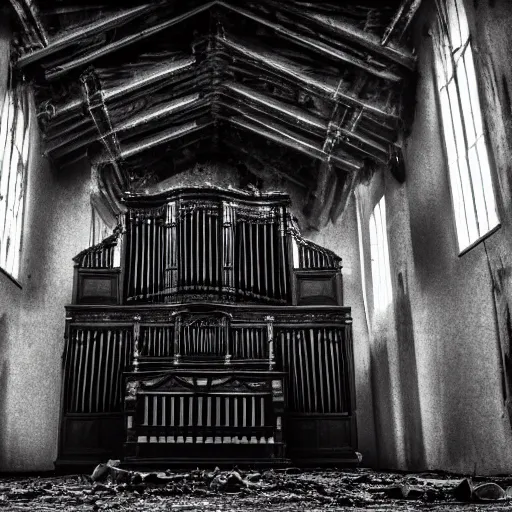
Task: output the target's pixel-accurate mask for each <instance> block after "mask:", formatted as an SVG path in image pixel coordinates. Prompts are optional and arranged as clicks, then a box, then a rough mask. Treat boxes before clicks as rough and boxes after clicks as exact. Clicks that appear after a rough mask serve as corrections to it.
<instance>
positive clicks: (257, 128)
mask: <svg viewBox="0 0 512 512" xmlns="http://www.w3.org/2000/svg"><path fill="white" fill-rule="evenodd" d="M240 113H241V114H242V117H235V116H223V115H219V117H221V118H223V119H226V120H227V121H229V122H231V123H233V124H234V125H236V126H240V127H241V128H245V129H246V130H249V131H251V132H253V133H256V134H258V135H261V136H263V137H266V138H267V139H270V140H273V141H274V142H278V143H280V144H283V145H285V146H288V147H290V148H293V149H296V150H297V151H300V152H302V153H305V154H307V155H309V156H312V157H313V158H316V159H318V160H321V161H327V160H328V159H329V158H330V159H331V160H332V161H333V162H335V163H336V164H337V165H339V166H340V167H342V168H344V169H345V170H346V171H348V172H355V171H358V170H359V169H360V168H361V167H362V166H363V162H362V161H358V160H357V159H355V158H354V157H351V156H349V155H346V156H345V155H341V154H339V153H338V154H333V155H328V154H327V153H325V152H324V151H323V150H322V148H321V147H319V146H318V145H317V144H315V143H314V142H312V141H309V140H307V139H305V138H304V137H301V136H298V135H297V134H294V133H293V132H291V131H289V130H287V129H286V128H283V127H281V126H277V125H276V124H275V123H272V122H271V121H267V120H262V119H258V118H257V117H254V116H250V115H247V114H244V113H243V112H240Z"/></svg>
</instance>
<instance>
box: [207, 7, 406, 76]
mask: <svg viewBox="0 0 512 512" xmlns="http://www.w3.org/2000/svg"><path fill="white" fill-rule="evenodd" d="M217 4H218V5H220V6H223V7H225V8H226V9H229V10H232V11H233V12H236V13H238V14H240V15H242V16H244V17H246V18H249V19H251V20H253V21H255V22H257V23H260V24H261V25H264V26H266V27H267V28H270V29H272V30H274V31H275V32H276V33H277V34H279V35H281V36H284V37H286V38H288V39H291V40H292V41H294V42H295V43H298V44H299V45H301V46H303V47H305V48H307V49H309V50H313V51H316V52H318V53H321V54H323V55H328V56H329V57H331V58H334V59H336V60H338V61H340V62H343V63H344V64H349V65H352V66H356V67H358V68H361V69H363V70H365V71H367V72H368V73H370V74H372V75H374V76H377V77H379V78H382V79H384V80H389V81H391V82H399V81H400V80H402V78H403V77H402V76H400V75H397V74H396V73H394V72H392V71H389V70H386V69H378V68H377V67H375V66H373V65H372V64H371V63H368V62H365V61H363V60H361V59H359V58H357V57H354V56H353V55H350V54H348V53H347V52H344V51H341V50H338V49H337V48H333V47H330V46H329V45H327V44H325V43H323V42H322V41H320V40H315V39H313V38H311V37H308V36H305V35H302V34H299V33H297V32H295V31H293V30H290V29H288V28H286V27H284V26H282V25H279V24H277V23H274V22H272V21H270V20H267V19H265V18H263V17H261V16H258V15H256V14H254V13H252V12H251V11H248V10H247V9H243V8H241V7H238V6H234V5H231V4H229V3H227V2H224V1H222V0H220V1H218V2H217Z"/></svg>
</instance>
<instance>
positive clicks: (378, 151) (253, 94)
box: [223, 82, 388, 163]
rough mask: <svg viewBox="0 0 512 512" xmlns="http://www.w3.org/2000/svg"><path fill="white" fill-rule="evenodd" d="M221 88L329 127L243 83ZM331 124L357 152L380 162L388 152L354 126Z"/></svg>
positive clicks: (293, 117)
mask: <svg viewBox="0 0 512 512" xmlns="http://www.w3.org/2000/svg"><path fill="white" fill-rule="evenodd" d="M223 88H224V89H226V90H228V91H231V92H234V93H236V94H238V95H239V97H240V98H243V99H245V100H249V101H254V102H256V103H257V104H259V105H261V106H263V107H265V108H267V109H269V110H270V111H274V112H275V113H276V114H283V115H284V116H286V117H287V118H289V119H290V120H293V121H294V122H296V123H303V124H305V125H307V126H310V127H314V128H315V129H317V130H322V131H327V129H328V127H329V122H326V121H325V120H324V119H322V118H320V117H318V116H315V115H312V114H310V113H309V112H306V111H304V110H302V109H300V108H297V107H295V106H293V105H287V104H286V103H284V102H281V101H279V100H276V99H274V98H271V97H269V96H266V95H264V94H261V93H259V92H257V91H254V90H252V89H250V88H249V87H246V86H244V85H240V84H236V83H232V82H225V83H224V84H223ZM331 124H332V129H334V130H336V131H337V132H339V134H340V135H342V136H344V137H346V139H347V142H349V145H350V146H351V147H352V148H353V149H355V150H357V151H358V152H362V153H364V154H365V155H367V156H370V155H371V156H374V157H375V158H377V159H379V160H381V161H382V163H384V159H383V157H384V156H387V154H388V150H387V148H386V147H385V146H383V145H382V144H379V143H376V142H374V141H372V140H371V139H369V138H367V137H364V136H361V135H359V134H357V133H356V132H355V129H354V127H353V128H352V129H350V130H348V129H345V128H343V127H342V126H341V125H340V124H336V122H334V121H333V120H331ZM354 142H358V143H360V144H363V145H366V146H368V147H370V148H371V149H372V150H373V151H372V152H367V151H365V150H364V149H362V148H360V147H359V146H357V145H356V144H354Z"/></svg>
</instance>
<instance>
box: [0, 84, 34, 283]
mask: <svg viewBox="0 0 512 512" xmlns="http://www.w3.org/2000/svg"><path fill="white" fill-rule="evenodd" d="M28 153H29V109H28V98H27V91H26V89H25V88H24V87H23V86H22V85H18V86H14V85H13V84H12V79H11V78H10V79H9V83H8V87H7V89H6V92H5V95H4V97H3V98H0V267H1V268H2V269H3V270H5V271H6V272H7V273H8V274H10V275H11V276H12V277H14V278H16V279H17V278H18V274H19V266H20V249H21V233H22V221H23V204H24V201H23V198H24V193H25V178H26V170H27V165H28Z"/></svg>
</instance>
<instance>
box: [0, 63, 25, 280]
mask: <svg viewBox="0 0 512 512" xmlns="http://www.w3.org/2000/svg"><path fill="white" fill-rule="evenodd" d="M13 97H14V102H15V103H14V105H15V106H14V107H13V111H14V114H13V117H12V120H10V121H11V123H9V117H8V120H7V123H8V124H7V126H6V130H7V135H6V134H4V135H5V137H4V138H5V140H4V147H3V148H2V151H4V153H2V159H1V160H0V162H1V165H2V168H3V166H4V161H5V160H4V159H5V150H8V151H9V149H10V152H11V154H10V156H9V165H8V177H7V180H8V182H10V180H11V179H12V177H13V176H16V175H17V174H18V172H19V171H18V167H19V166H20V165H21V166H22V169H23V170H22V177H21V179H20V181H19V182H18V181H17V180H15V183H14V190H13V192H14V193H16V192H17V189H18V187H19V188H20V192H19V193H20V195H21V198H20V200H19V201H18V202H17V203H13V205H12V206H13V207H17V208H18V214H17V216H16V217H14V213H13V218H12V222H16V223H17V226H19V228H18V227H15V228H14V230H15V235H16V238H15V243H16V246H17V247H15V251H16V252H17V254H14V253H13V255H12V256H10V257H11V258H13V261H12V265H11V266H12V269H11V270H13V271H15V272H10V271H9V269H8V265H7V264H8V263H9V255H8V254H7V253H6V258H5V261H4V260H3V258H2V259H1V260H0V272H1V273H2V274H3V275H5V276H6V277H8V278H9V279H10V280H11V281H12V282H13V283H14V284H16V285H17V286H18V287H19V288H22V284H21V280H20V274H21V268H22V251H23V244H24V236H23V235H24V226H25V216H26V201H27V188H28V171H29V167H30V160H31V156H32V143H31V137H30V134H31V130H32V124H33V119H32V113H31V110H30V98H29V97H28V91H27V89H26V85H25V84H24V83H23V82H22V81H19V82H16V83H15V80H14V77H13V71H12V68H11V67H9V71H8V79H7V87H6V89H5V93H4V98H3V102H2V105H1V108H2V110H1V111H0V115H1V113H2V112H3V111H4V108H5V102H6V101H7V102H10V101H11V98H13ZM7 108H9V107H7ZM19 121H21V122H22V123H23V127H22V129H21V137H20V138H21V140H22V142H21V147H18V141H17V140H16V138H17V134H16V131H17V130H16V128H17V123H18V122H19ZM13 130H14V133H13V134H12V135H11V137H10V142H9V134H8V132H9V131H11V132H12V131H13ZM0 132H1V126H0ZM0 135H1V134H0ZM8 143H9V148H7V144H8ZM8 151H7V152H8ZM15 151H17V152H18V157H17V159H16V160H17V164H16V169H14V170H13V155H14V152H15ZM2 168H0V180H1V178H2V177H1V173H2ZM8 208H9V204H8V203H6V205H5V211H4V214H3V218H2V224H0V229H1V230H2V231H1V233H2V235H3V233H4V231H5V228H6V220H7V218H8V213H7V212H8ZM20 210H21V211H20ZM11 231H12V228H11ZM9 234H11V233H9ZM2 242H4V241H3V240H2ZM0 254H1V253H0ZM4 265H5V266H4Z"/></svg>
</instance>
